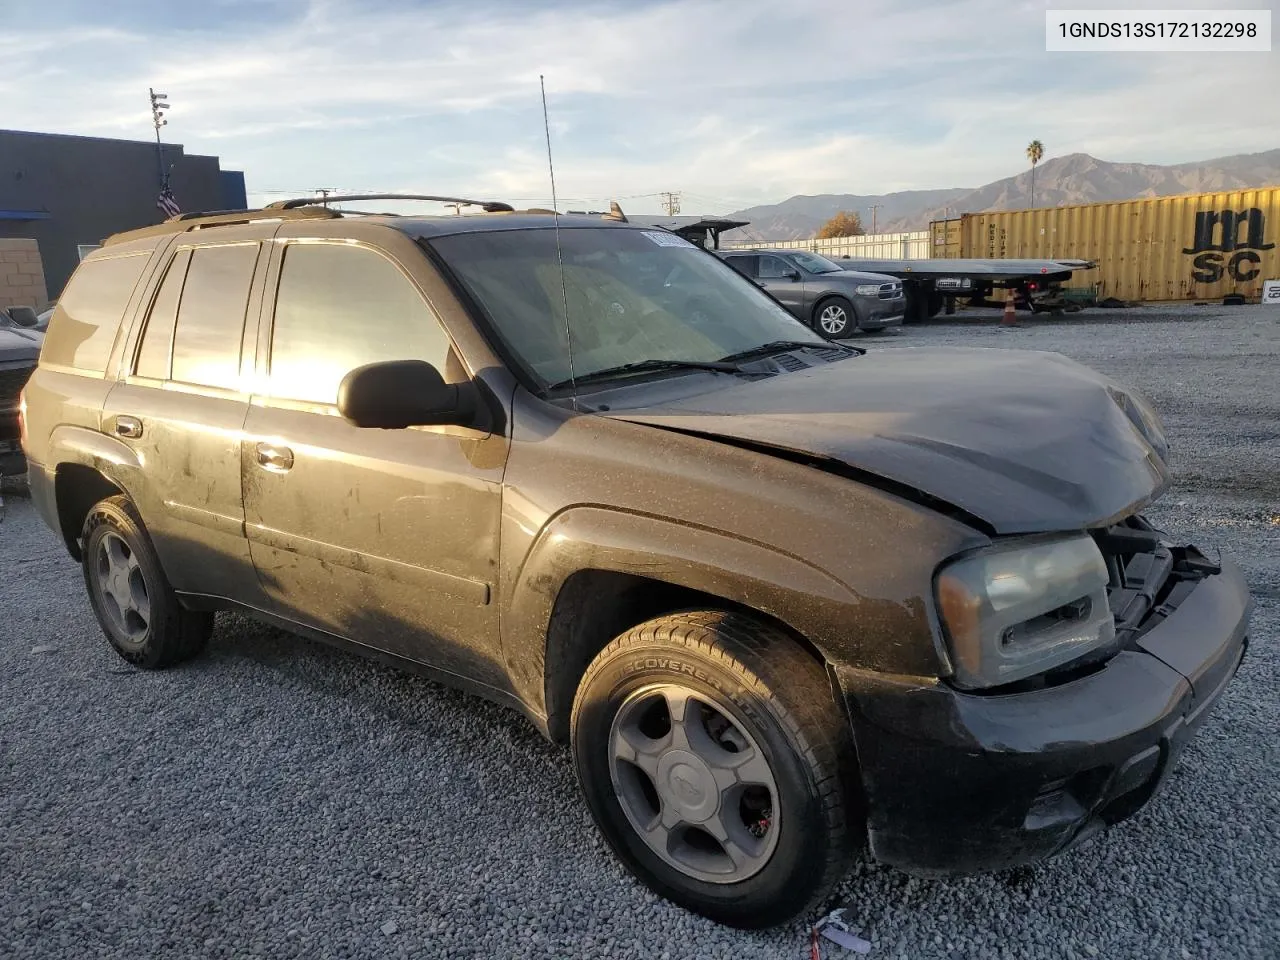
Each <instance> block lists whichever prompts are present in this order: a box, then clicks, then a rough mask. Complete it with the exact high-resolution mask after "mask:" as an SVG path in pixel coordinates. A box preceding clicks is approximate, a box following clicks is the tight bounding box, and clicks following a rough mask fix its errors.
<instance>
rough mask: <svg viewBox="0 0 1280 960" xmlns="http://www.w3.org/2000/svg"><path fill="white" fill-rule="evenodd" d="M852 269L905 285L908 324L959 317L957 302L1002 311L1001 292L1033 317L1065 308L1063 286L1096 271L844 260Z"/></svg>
mask: <svg viewBox="0 0 1280 960" xmlns="http://www.w3.org/2000/svg"><path fill="white" fill-rule="evenodd" d="M845 260H848V261H849V263H850V265H851V269H856V270H865V271H867V272H869V273H884V274H888V275H889V276H891V277H898V278H899V279H901V280H902V286H903V289H904V290H905V292H906V295H907V315H906V319H907V320H908V321H914V320H925V319H927V318H929V317H934V316H937V315H938V314H939V313H941V312H942V311H943V310H944V309H945V310H946V311H947V312H948V313H953V312H954V311H955V302H956V301H957V300H967V301H968V302H969V303H970V304H971V305H972V306H1003V305H1004V302H1005V301H1004V297H1007V296H1008V294H1007V293H1005V294H1004V295H1003V296H993V295H994V294H995V292H996V291H997V290H1001V291H1009V290H1012V291H1013V295H1014V306H1015V307H1016V308H1017V309H1021V310H1030V311H1031V312H1032V313H1039V312H1041V311H1049V310H1058V309H1061V308H1062V307H1064V306H1066V305H1067V300H1066V298H1065V297H1064V296H1063V292H1062V284H1063V282H1064V281H1067V280H1070V279H1071V275H1072V274H1073V273H1075V272H1076V271H1078V270H1092V269H1093V268H1094V266H1095V264H1094V263H1092V262H1091V261H1088V260H950V259H935V260H879V259H874V258H864V257H842V258H841V259H840V262H841V263H843V262H844V261H845Z"/></svg>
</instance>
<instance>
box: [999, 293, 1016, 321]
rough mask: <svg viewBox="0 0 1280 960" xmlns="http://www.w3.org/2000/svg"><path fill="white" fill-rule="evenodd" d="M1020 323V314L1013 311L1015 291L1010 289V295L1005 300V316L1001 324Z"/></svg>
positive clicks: (1001, 319)
mask: <svg viewBox="0 0 1280 960" xmlns="http://www.w3.org/2000/svg"><path fill="white" fill-rule="evenodd" d="M1017 325H1018V315H1017V314H1015V313H1014V312H1013V291H1012V290H1010V291H1009V295H1008V296H1007V297H1005V300H1004V316H1002V317H1001V318H1000V326H1002V327H1016V326H1017Z"/></svg>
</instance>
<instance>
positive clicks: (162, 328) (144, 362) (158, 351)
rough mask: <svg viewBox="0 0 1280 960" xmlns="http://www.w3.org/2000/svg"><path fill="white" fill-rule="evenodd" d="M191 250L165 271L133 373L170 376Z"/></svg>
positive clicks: (181, 254) (162, 377)
mask: <svg viewBox="0 0 1280 960" xmlns="http://www.w3.org/2000/svg"><path fill="white" fill-rule="evenodd" d="M190 262H191V251H190V250H182V251H180V252H179V253H178V255H177V256H176V257H174V258H173V262H172V263H170V264H169V269H168V270H167V271H166V272H165V275H164V280H163V281H162V282H161V284H160V290H159V292H157V293H156V299H155V302H154V303H152V305H151V313H150V314H149V315H148V317H147V326H146V329H145V330H144V331H143V333H142V345H141V347H140V348H139V350H138V363H137V366H135V367H134V371H133V372H134V373H136V374H137V375H138V376H140V377H153V378H155V379H156V380H168V379H169V358H170V351H171V349H172V347H173V326H174V321H175V320H177V318H178V299H179V297H181V296H182V281H183V280H185V279H186V276H187V264H188V263H190Z"/></svg>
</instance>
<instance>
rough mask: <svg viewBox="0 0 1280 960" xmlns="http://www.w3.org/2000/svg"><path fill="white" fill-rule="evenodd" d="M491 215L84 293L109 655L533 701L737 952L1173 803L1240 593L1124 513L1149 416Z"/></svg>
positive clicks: (231, 235)
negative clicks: (742, 934) (280, 645)
mask: <svg viewBox="0 0 1280 960" xmlns="http://www.w3.org/2000/svg"><path fill="white" fill-rule="evenodd" d="M355 199H357V200H366V201H367V200H370V199H379V198H355ZM436 199H439V198H436ZM330 202H331V203H334V202H337V201H336V200H334V199H333V198H330ZM484 207H485V209H486V212H485V213H483V214H477V215H474V216H442V217H397V216H390V215H342V214H339V213H338V212H337V211H335V210H332V209H322V208H319V207H316V206H313V205H311V202H309V201H291V202H287V203H284V204H281V205H277V206H275V207H273V208H268V209H265V210H261V211H250V212H244V213H235V214H223V215H218V216H205V217H182V218H178V219H175V220H171V221H169V222H167V223H164V224H162V225H160V226H157V227H151V228H146V229H143V230H138V231H134V232H132V233H128V234H123V235H120V236H117V237H114V238H112V239H111V240H109V241H108V242H107V243H106V245H105V246H104V247H103V248H102V249H101V250H98V251H96V252H94V253H93V254H91V255H90V256H89V257H87V258H86V259H85V260H84V262H83V263H82V264H81V265H80V267H79V269H78V270H77V271H76V274H75V276H74V277H73V278H72V280H71V281H70V284H69V286H68V287H67V290H66V291H65V293H64V294H63V296H62V298H61V300H60V302H59V304H58V307H57V311H56V313H55V314H54V317H53V319H52V322H51V324H50V327H49V332H48V337H47V340H46V342H45V347H44V351H43V354H42V356H41V359H40V365H39V368H38V369H37V371H36V373H35V374H34V376H33V377H32V379H31V381H30V382H29V383H28V385H27V387H26V431H27V436H26V450H27V453H28V455H29V458H30V468H31V469H30V483H31V490H32V494H33V497H34V498H35V501H36V503H37V505H38V507H39V509H40V512H41V514H42V515H43V517H44V518H45V520H46V521H47V522H48V524H49V525H50V526H51V527H52V528H53V529H54V530H55V531H57V533H58V534H59V535H60V536H61V537H62V539H63V540H64V541H65V543H66V546H67V548H68V550H70V551H71V553H72V555H73V556H74V557H76V558H77V559H78V560H80V561H81V563H82V565H83V569H84V578H85V584H86V588H87V590H88V594H89V598H90V600H91V602H92V605H93V609H94V611H95V613H96V614H97V617H98V619H99V621H100V622H101V624H102V628H103V630H104V632H105V633H106V636H107V639H108V640H109V641H110V642H111V644H112V645H113V646H114V647H115V649H116V650H117V651H118V652H119V653H120V655H121V656H122V657H124V658H125V659H126V660H128V661H130V662H132V663H135V664H138V665H140V666H144V667H162V666H166V665H170V664H175V663H178V662H180V661H182V660H184V659H186V658H188V657H191V656H193V655H195V654H196V653H197V652H198V651H199V650H200V648H201V647H202V646H203V645H204V644H205V642H206V641H207V640H208V638H209V635H210V631H211V629H212V624H213V611H216V610H222V609H232V608H234V609H237V610H242V611H247V612H248V613H250V614H252V615H253V616H256V617H260V618H262V619H264V620H266V621H268V622H270V623H274V624H277V625H279V626H281V627H284V628H285V629H287V630H292V631H297V632H299V633H303V634H307V635H310V636H313V637H317V638H320V639H322V640H325V641H329V642H332V643H337V644H343V645H346V646H348V647H350V648H352V649H354V650H357V651H360V652H362V653H366V654H372V655H377V656H380V657H384V658H390V659H392V660H394V661H395V662H397V663H401V664H403V665H405V666H408V667H410V668H413V669H417V670H423V671H426V672H429V673H431V674H433V675H434V676H437V677H441V678H443V679H444V680H446V681H447V682H450V683H455V684H459V685H463V686H466V687H468V688H470V689H472V690H475V691H477V692H479V693H481V694H482V695H484V696H487V697H490V698H492V699H494V700H497V701H499V702H501V703H506V704H509V705H511V706H512V707H514V708H516V709H517V710H520V711H522V712H523V713H524V714H525V715H526V716H528V717H529V719H530V720H531V721H532V722H533V723H534V724H535V725H537V727H538V728H539V729H540V730H541V731H542V732H543V733H545V734H546V735H547V736H549V737H551V738H553V739H555V740H558V741H569V742H571V743H572V750H573V757H574V761H575V763H576V766H577V773H578V778H579V782H580V783H581V785H582V790H583V793H584V795H585V797H586V801H587V804H588V805H589V807H590V808H591V812H592V813H593V815H594V816H595V819H596V822H597V823H598V824H599V826H600V829H601V831H602V832H603V834H604V836H605V837H606V838H607V839H608V841H609V843H610V844H611V845H612V847H613V849H614V850H615V851H616V852H617V854H618V856H619V857H620V858H621V859H622V860H623V861H624V862H625V863H626V864H627V865H628V867H630V869H632V870H633V871H635V873H636V874H637V875H639V876H640V877H641V878H643V879H644V881H645V882H646V883H648V884H649V885H650V886H651V887H652V888H653V889H654V890H656V891H658V892H659V893H661V894H662V895H664V896H667V897H670V898H671V899H673V900H675V901H677V902H679V903H681V904H684V905H686V906H688V907H690V908H692V909H695V910H698V911H701V912H702V913H704V914H706V915H708V916H711V917H714V918H717V919H719V920H722V921H725V922H728V923H733V924H739V925H743V926H763V925H768V924H774V923H778V922H782V921H785V920H787V919H788V918H791V917H793V916H795V915H796V914H797V913H799V912H801V911H804V910H807V909H809V908H811V907H812V906H813V905H814V904H815V903H816V902H817V901H819V900H821V899H822V898H823V897H825V896H826V895H827V894H828V893H829V892H830V891H831V889H832V888H833V886H834V884H835V883H836V881H837V880H838V879H839V878H840V877H841V875H842V874H843V872H844V870H845V868H846V865H847V864H848V863H849V859H850V857H851V856H852V855H853V853H854V851H855V850H856V849H857V848H858V847H859V845H860V844H862V843H869V845H870V851H871V854H872V855H873V856H874V857H877V858H879V859H880V860H882V861H884V862H887V863H890V864H894V865H897V866H900V867H902V868H905V869H910V870H914V871H919V872H924V873H948V872H962V871H973V870H985V869H993V868H999V867H1005V866H1009V865H1012V864H1019V863H1028V862H1031V861H1035V860H1037V859H1040V858H1042V857H1045V856H1048V855H1050V854H1053V853H1055V852H1057V851H1059V850H1062V849H1065V848H1067V847H1069V846H1071V845H1072V844H1073V843H1075V842H1077V841H1078V840H1079V839H1080V838H1082V837H1085V836H1088V835H1089V834H1091V833H1092V832H1094V831H1095V830H1097V829H1098V828H1099V827H1100V826H1103V825H1105V824H1109V823H1114V822H1116V821H1118V820H1121V819H1123V818H1124V817H1126V816H1128V815H1130V814H1131V813H1133V812H1134V811H1135V810H1136V809H1137V808H1138V807H1140V806H1141V805H1142V804H1143V803H1145V802H1146V801H1147V800H1148V799H1149V798H1150V797H1151V796H1152V795H1153V794H1154V793H1155V792H1156V790H1157V789H1158V788H1159V786H1160V785H1161V784H1162V783H1163V782H1164V781H1165V779H1166V778H1167V777H1168V775H1169V773H1170V771H1171V770H1172V768H1173V766H1174V763H1175V760H1176V759H1177V756H1178V751H1179V749H1180V748H1181V747H1182V745H1183V744H1184V743H1185V742H1186V741H1187V738H1188V737H1189V736H1190V735H1191V733H1192V731H1193V730H1194V729H1195V728H1196V726H1197V724H1199V723H1200V722H1201V721H1202V720H1203V718H1204V717H1205V715H1206V713H1207V712H1208V710H1209V708H1210V706H1211V705H1212V704H1213V703H1214V701H1215V700H1216V699H1217V698H1218V697H1220V696H1221V695H1222V692H1223V690H1224V689H1225V687H1226V685H1227V683H1228V682H1229V681H1230V679H1231V677H1232V676H1233V675H1234V673H1235V671H1236V668H1237V666H1238V664H1239V663H1240V660H1241V657H1242V656H1243V654H1244V650H1245V630H1246V625H1247V621H1248V614H1249V608H1250V598H1249V595H1248V592H1247V590H1246V587H1245V584H1244V580H1243V578H1242V576H1241V573H1240V571H1239V569H1238V568H1237V567H1236V566H1234V565H1233V564H1231V563H1230V562H1223V563H1221V564H1218V563H1213V562H1210V561H1209V560H1208V559H1207V558H1206V557H1205V556H1204V555H1203V554H1202V553H1201V552H1200V551H1198V550H1197V549H1196V548H1194V547H1192V546H1188V545H1185V544H1180V543H1177V542H1176V541H1172V540H1170V539H1169V538H1167V537H1165V536H1163V535H1162V534H1160V533H1159V532H1157V531H1156V530H1154V529H1152V527H1151V526H1150V525H1149V524H1148V523H1147V522H1146V521H1144V520H1143V519H1142V516H1141V513H1140V511H1141V510H1142V508H1143V507H1144V506H1145V505H1146V504H1148V503H1150V502H1151V501H1152V500H1153V499H1155V498H1156V497H1157V496H1159V494H1160V493H1161V492H1162V490H1163V489H1164V487H1165V485H1166V483H1167V480H1168V476H1169V474H1168V470H1167V467H1166V465H1165V460H1166V446H1165V440H1164V435H1163V432H1162V429H1161V426H1160V423H1159V420H1158V419H1157V417H1156V415H1155V414H1154V413H1153V412H1152V411H1151V409H1150V408H1149V407H1148V406H1147V405H1146V403H1145V402H1144V401H1143V400H1142V399H1141V398H1140V397H1138V396H1137V395H1136V394H1135V393H1134V392H1132V391H1130V390H1127V389H1125V388H1123V387H1121V386H1120V385H1118V384H1116V383H1114V382H1112V381H1110V380H1108V379H1106V378H1104V377H1102V376H1099V375H1098V374H1096V373H1093V372H1092V371H1090V370H1088V369H1086V368H1085V367H1082V366H1080V365H1079V364H1076V363H1073V362H1071V361H1069V360H1067V359H1065V358H1063V357H1059V356H1055V355H1051V354H1041V353H1022V352H1013V351H1000V350H926V349H916V350H896V351H888V352H876V351H864V350H859V349H855V348H853V347H851V346H845V345H839V344H834V343H831V342H828V341H826V340H824V339H823V338H822V337H820V336H819V335H818V334H817V333H815V332H814V331H812V330H811V329H809V328H808V327H806V326H805V325H804V324H802V323H801V322H800V321H798V320H796V319H795V318H794V317H792V316H791V315H790V314H788V313H787V311H786V310H784V309H783V308H782V307H781V306H779V305H778V303H777V302H776V301H775V300H773V299H772V298H771V297H769V296H768V295H766V294H765V293H764V292H762V291H761V290H760V289H759V288H758V287H757V286H756V285H755V284H753V283H752V282H751V281H749V280H747V279H745V278H744V277H742V276H740V275H739V274H738V273H737V272H735V271H734V270H733V269H732V268H731V267H729V266H728V265H726V264H725V263H723V262H722V261H720V260H719V259H717V258H716V257H715V256H713V255H712V254H710V253H707V252H706V251H703V250H700V249H698V248H697V247H695V246H693V245H692V244H690V243H688V242H687V241H685V240H683V239H681V238H680V237H678V236H676V235H675V234H673V233H670V232H667V231H664V230H660V229H653V228H648V229H646V228H643V227H640V226H637V225H635V224H631V223H628V222H626V219H625V215H623V214H621V212H618V213H616V214H613V215H610V216H609V217H606V218H603V219H602V218H595V217H586V216H581V217H562V216H555V215H552V214H547V213H538V212H525V213H517V212H514V211H512V210H511V208H510V207H507V206H505V205H503V204H497V203H489V204H485V205H484ZM359 786H360V785H359V784H351V785H350V787H351V788H352V789H359Z"/></svg>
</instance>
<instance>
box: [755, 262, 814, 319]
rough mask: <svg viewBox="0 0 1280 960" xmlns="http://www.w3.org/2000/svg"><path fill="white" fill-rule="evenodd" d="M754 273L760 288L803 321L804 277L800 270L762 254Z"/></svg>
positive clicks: (790, 264) (788, 263)
mask: <svg viewBox="0 0 1280 960" xmlns="http://www.w3.org/2000/svg"><path fill="white" fill-rule="evenodd" d="M756 271H757V273H756V279H757V280H759V281H760V286H762V287H764V288H765V289H766V290H768V291H769V293H770V294H771V295H772V296H773V298H774V299H775V300H777V301H778V302H779V303H781V304H782V305H783V306H784V307H786V308H787V309H788V310H790V311H791V313H792V315H793V316H796V317H799V318H801V319H804V279H803V277H804V275H803V274H802V273H801V272H800V270H799V269H798V268H797V267H796V266H795V265H794V264H792V263H790V262H788V261H786V260H784V259H783V258H782V257H778V256H774V255H773V254H768V253H762V254H761V255H760V259H759V261H758V264H757V267H756Z"/></svg>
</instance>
